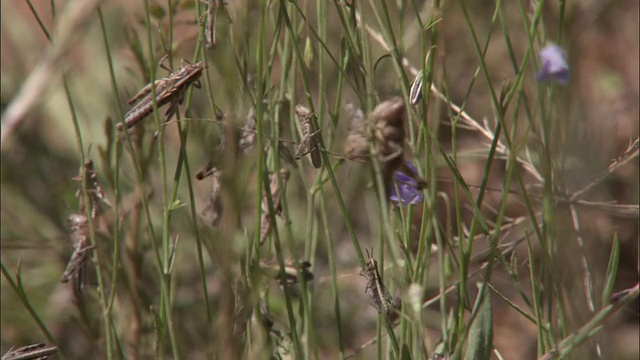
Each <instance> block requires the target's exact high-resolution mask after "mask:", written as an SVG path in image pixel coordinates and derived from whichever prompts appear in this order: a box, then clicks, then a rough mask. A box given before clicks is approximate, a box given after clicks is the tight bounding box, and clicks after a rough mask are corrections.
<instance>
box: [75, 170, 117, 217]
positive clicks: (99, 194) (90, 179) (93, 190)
mask: <svg viewBox="0 0 640 360" xmlns="http://www.w3.org/2000/svg"><path fill="white" fill-rule="evenodd" d="M82 171H84V173H85V176H84V177H83V174H82V173H81V174H80V175H78V176H76V177H74V178H73V180H75V181H83V179H86V181H87V185H86V189H87V193H88V194H87V195H88V196H89V199H90V204H91V217H92V218H93V219H96V218H97V217H98V215H99V207H98V204H99V202H102V203H104V204H105V205H107V206H108V207H112V205H111V202H110V201H109V200H108V199H107V198H106V196H105V195H104V191H102V187H100V184H99V183H98V174H97V173H96V171H95V168H94V166H93V160H91V159H89V158H87V160H86V161H85V163H84V167H83V168H82ZM83 188H84V187H83V186H80V189H78V192H76V196H77V197H78V198H80V211H81V212H82V213H84V210H85V209H84V206H85V203H84V199H83V197H82V191H83Z"/></svg>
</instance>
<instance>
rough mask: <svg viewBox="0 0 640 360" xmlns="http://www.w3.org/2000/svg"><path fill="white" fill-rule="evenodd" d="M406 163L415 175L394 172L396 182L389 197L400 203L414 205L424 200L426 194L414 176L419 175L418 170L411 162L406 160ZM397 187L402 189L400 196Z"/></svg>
mask: <svg viewBox="0 0 640 360" xmlns="http://www.w3.org/2000/svg"><path fill="white" fill-rule="evenodd" d="M405 163H406V164H407V168H408V169H409V170H411V171H412V172H413V175H414V176H410V175H407V174H405V173H403V172H400V171H396V172H395V174H393V177H394V182H393V185H392V188H391V196H390V197H389V199H391V201H394V202H396V203H398V204H400V203H402V204H405V205H406V204H411V205H413V204H417V203H420V202H422V201H424V194H423V193H422V190H420V189H419V188H418V182H417V181H416V180H415V179H414V177H415V176H417V175H418V170H417V169H416V167H415V166H413V164H411V163H410V162H408V161H406V162H405ZM396 189H397V190H399V191H400V197H399V198H398V194H397V193H396Z"/></svg>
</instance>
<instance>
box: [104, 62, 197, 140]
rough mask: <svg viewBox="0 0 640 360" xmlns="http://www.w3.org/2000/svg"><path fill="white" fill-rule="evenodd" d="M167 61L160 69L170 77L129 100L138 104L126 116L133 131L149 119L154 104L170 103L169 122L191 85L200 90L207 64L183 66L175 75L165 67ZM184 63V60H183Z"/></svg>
mask: <svg viewBox="0 0 640 360" xmlns="http://www.w3.org/2000/svg"><path fill="white" fill-rule="evenodd" d="M166 59H167V56H166V55H165V56H164V57H163V58H162V59H161V60H160V67H161V68H163V69H165V70H167V71H168V72H169V75H167V76H166V77H164V78H162V79H160V80H156V81H154V82H153V85H152V84H151V83H149V84H147V85H146V86H145V87H143V88H142V90H140V91H139V92H138V93H137V94H136V95H135V96H134V97H132V98H131V100H129V104H130V105H131V104H136V105H135V106H134V107H132V108H131V110H129V112H128V113H126V115H125V116H124V121H123V122H124V127H126V128H127V129H131V128H132V127H134V126H135V125H136V124H138V123H139V122H140V121H142V119H144V118H145V117H147V116H148V115H149V114H151V113H152V112H153V103H154V101H155V103H156V104H157V106H158V107H160V106H163V105H165V104H167V103H169V104H170V105H169V108H168V109H167V112H166V113H165V116H166V121H169V120H170V119H171V117H172V116H173V115H175V114H176V112H177V111H178V106H179V105H180V104H182V101H183V100H184V94H185V92H186V90H187V89H188V88H189V85H192V84H193V86H195V87H196V88H200V80H199V79H200V76H202V70H204V68H205V62H204V61H201V62H198V63H195V64H188V65H186V66H182V68H181V69H180V71H178V72H177V73H175V74H174V73H173V72H172V71H171V69H169V68H168V67H166V66H165V65H164V61H165V60H166ZM183 61H184V59H183ZM152 86H153V87H155V89H156V97H155V99H154V98H153V92H152V91H151V89H152ZM116 128H117V129H118V131H122V130H123V125H122V123H119V124H118V125H117V126H116Z"/></svg>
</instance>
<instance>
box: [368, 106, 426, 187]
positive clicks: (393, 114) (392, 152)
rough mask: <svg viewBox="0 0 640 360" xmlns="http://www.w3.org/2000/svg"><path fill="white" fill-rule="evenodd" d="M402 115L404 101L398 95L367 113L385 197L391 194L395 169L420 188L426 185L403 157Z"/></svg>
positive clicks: (403, 113)
mask: <svg viewBox="0 0 640 360" xmlns="http://www.w3.org/2000/svg"><path fill="white" fill-rule="evenodd" d="M404 117H405V106H404V101H403V100H402V98H399V97H396V98H393V99H391V100H387V101H383V102H382V103H380V104H379V105H378V106H376V108H375V109H374V110H373V111H372V112H371V114H369V120H370V121H372V122H373V123H374V124H375V136H376V142H377V145H378V160H379V161H380V167H381V170H382V179H383V181H384V186H385V192H386V195H387V197H389V196H390V195H391V188H392V186H393V175H394V173H395V172H396V171H400V172H403V173H405V174H407V175H409V176H411V177H412V178H414V180H416V182H417V184H418V188H420V189H422V188H424V187H426V186H427V182H426V181H425V180H424V179H422V178H421V177H419V176H418V175H415V173H413V171H411V170H410V169H409V168H408V167H407V165H406V162H405V159H404V137H405V134H404Z"/></svg>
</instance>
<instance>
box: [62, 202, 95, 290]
mask: <svg viewBox="0 0 640 360" xmlns="http://www.w3.org/2000/svg"><path fill="white" fill-rule="evenodd" d="M69 227H70V228H71V237H72V239H73V242H74V250H73V254H72V255H71V259H70V260H69V263H68V264H67V269H66V270H65V271H64V274H62V277H61V278H60V282H61V283H67V282H69V280H71V278H72V277H74V276H75V275H77V276H78V277H79V279H78V280H79V281H78V282H79V285H80V286H81V287H82V281H81V280H82V278H81V277H82V266H83V265H84V263H85V262H86V261H87V260H88V259H89V258H90V257H91V252H92V250H93V248H94V246H93V245H91V244H90V243H89V221H88V219H87V217H86V216H85V215H84V214H72V215H70V216H69Z"/></svg>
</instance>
